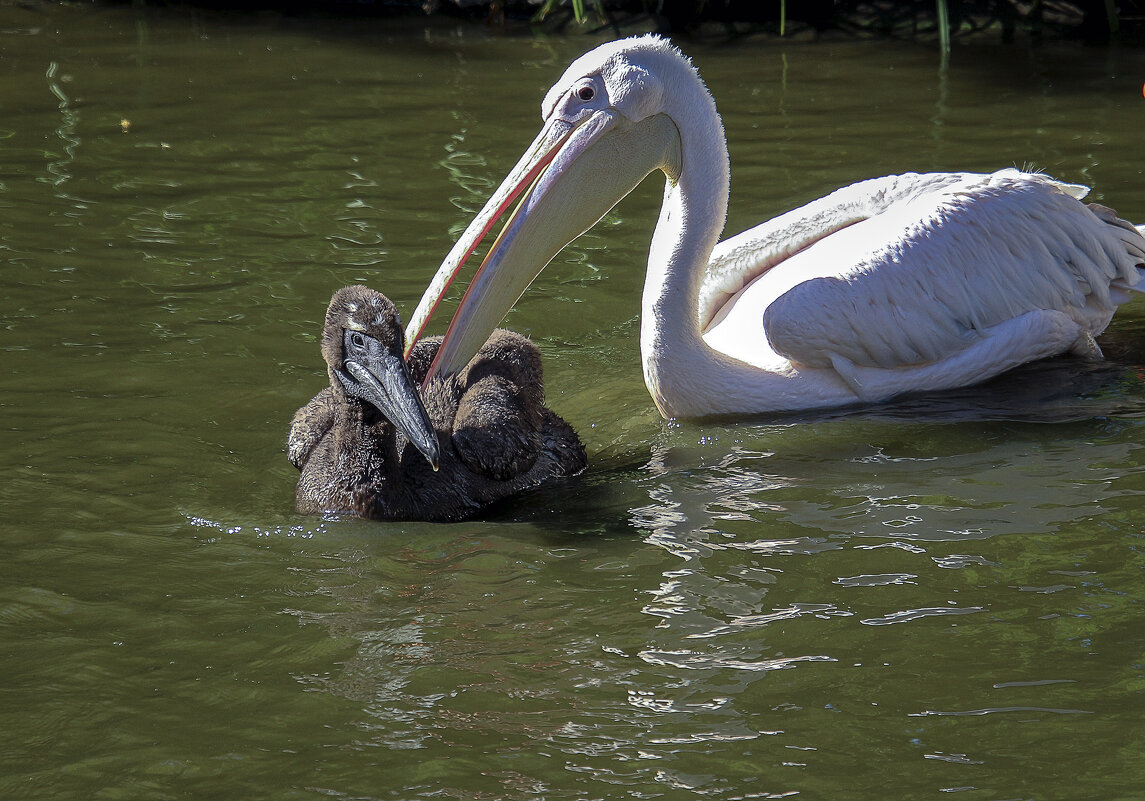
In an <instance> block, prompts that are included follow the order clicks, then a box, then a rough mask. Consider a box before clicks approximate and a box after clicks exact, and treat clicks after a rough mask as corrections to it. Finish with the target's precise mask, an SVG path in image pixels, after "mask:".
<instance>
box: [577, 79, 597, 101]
mask: <svg viewBox="0 0 1145 801" xmlns="http://www.w3.org/2000/svg"><path fill="white" fill-rule="evenodd" d="M573 94H575V95H576V96H577V99H578V100H583V101H584V102H585V103H587V102H588V101H590V100H592V99H593V98H594V97H596V90H595V89H593V88H592V84H590V83H585V84H581V85H580V86H578V87H576V88H575V89H574V90H573Z"/></svg>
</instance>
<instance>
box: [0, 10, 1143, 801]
mask: <svg viewBox="0 0 1145 801" xmlns="http://www.w3.org/2000/svg"><path fill="white" fill-rule="evenodd" d="M596 41H598V40H597V39H594V38H592V37H575V36H574V37H571V38H567V39H563V38H558V39H541V40H532V39H528V38H521V37H512V36H508V37H502V36H494V35H490V34H488V33H487V32H485V31H484V30H483V29H479V28H464V29H460V28H453V27H450V26H448V25H442V24H423V23H422V22H420V21H416V20H415V21H413V22H404V23H400V24H397V23H392V22H388V23H387V22H385V21H381V20H366V21H362V20H358V21H351V22H346V23H344V24H343V23H338V22H333V21H314V20H289V19H282V18H279V17H275V16H271V15H264V16H260V17H251V18H241V19H231V18H222V17H217V16H214V15H211V14H207V13H201V12H192V11H187V10H169V11H163V10H156V9H139V8H131V7H118V8H93V7H89V6H86V5H71V6H41V5H36V4H33V5H30V6H18V5H11V4H5V5H3V6H2V7H0V109H2V113H0V259H2V262H3V263H2V266H0V286H2V288H3V303H2V305H0V323H2V325H0V350H2V353H3V361H2V369H0V414H2V415H3V418H2V420H3V424H2V425H0V453H2V454H3V455H2V456H0V459H2V460H3V468H2V474H3V481H2V482H0V521H2V527H0V537H2V543H3V548H4V558H3V567H2V568H0V576H2V579H0V675H3V677H4V680H3V682H2V690H0V699H2V700H0V732H2V734H3V737H2V738H0V795H3V796H4V797H6V798H21V799H61V798H84V799H140V798H148V799H171V798H196V799H205V798H220V799H222V798H250V799H254V798H275V799H319V798H346V799H368V798H378V799H421V798H458V799H535V798H552V799H557V798H562V799H563V798H568V799H597V798H599V799H647V798H671V799H676V798H682V799H689V798H719V799H740V798H767V797H784V796H793V797H799V798H810V799H833V798H848V799H885V798H911V799H918V798H939V797H942V798H945V797H949V796H953V797H959V798H966V799H1027V798H1028V799H1063V800H1064V799H1069V800H1070V801H1074V800H1075V799H1081V798H1087V799H1089V798H1101V799H1127V798H1145V762H1143V761H1142V758H1141V754H1142V752H1143V751H1145V736H1143V734H1142V727H1141V720H1142V717H1143V715H1145V624H1143V620H1145V609H1143V603H1142V602H1143V600H1145V581H1143V578H1145V577H1143V568H1145V555H1143V554H1142V546H1143V545H1145V538H1143V536H1142V530H1143V521H1145V495H1143V490H1145V467H1143V463H1145V450H1143V448H1142V444H1143V443H1145V423H1143V422H1142V417H1143V414H1145V400H1143V399H1145V378H1143V377H1142V376H1143V374H1142V372H1141V370H1142V366H1143V365H1145V306H1142V305H1140V304H1141V303H1145V301H1139V302H1138V304H1139V305H1136V306H1134V307H1130V308H1128V309H1126V310H1125V311H1124V312H1123V313H1122V314H1121V315H1120V316H1119V317H1118V319H1117V320H1116V321H1115V323H1114V325H1113V327H1112V328H1111V330H1110V332H1109V333H1108V334H1107V335H1106V337H1105V338H1104V339H1103V345H1104V347H1105V349H1106V352H1107V355H1108V356H1109V357H1110V358H1109V360H1108V361H1107V362H1106V363H1105V364H1104V365H1101V366H1098V367H1086V366H1084V365H1079V364H1077V363H1074V362H1068V361H1066V362H1056V363H1051V364H1046V365H1038V366H1034V367H1030V368H1026V369H1024V370H1022V371H1019V372H1018V373H1016V374H1014V375H1011V376H1008V377H1006V378H1004V379H1002V380H1000V381H997V382H995V383H994V384H992V385H990V386H987V387H984V388H980V389H976V390H973V391H968V392H962V393H955V394H952V395H947V396H944V397H940V398H933V399H927V400H921V401H913V402H911V403H904V404H900V405H897V406H893V407H890V408H886V409H880V410H870V411H866V412H859V413H849V414H845V415H834V416H819V417H815V418H807V419H797V420H791V419H788V420H764V421H755V422H749V423H743V424H739V425H727V424H720V425H698V424H684V425H676V424H669V423H665V422H663V421H661V420H660V419H659V417H658V416H657V415H656V413H655V411H654V409H653V407H652V404H651V402H650V400H649V398H648V396H647V394H646V392H645V390H644V388H643V384H642V380H641V374H640V367H639V364H638V356H637V344H636V334H637V323H636V313H637V308H638V294H639V291H640V286H641V282H642V264H643V258H644V253H645V251H646V247H647V242H648V237H649V233H650V230H651V226H652V221H653V219H654V214H655V206H656V203H657V200H658V194H659V187H658V186H657V185H656V183H657V182H655V181H652V182H649V183H648V185H647V186H645V187H644V188H643V189H642V190H641V191H640V192H638V193H637V194H636V195H635V196H634V197H632V198H630V199H629V200H627V201H625V202H624V203H623V204H622V205H621V206H620V207H619V208H618V209H617V211H615V212H614V213H613V214H611V215H610V216H609V217H608V218H607V219H606V220H605V222H604V223H602V225H600V226H599V227H598V228H597V229H596V230H595V231H594V232H593V233H592V234H591V235H589V236H587V237H585V238H583V239H582V240H580V241H578V242H577V243H576V244H575V246H574V247H573V248H571V249H570V250H569V251H568V252H566V253H565V254H563V255H562V256H561V257H560V258H559V259H558V260H557V262H556V263H555V264H554V265H553V266H552V267H551V268H550V269H549V270H548V271H546V273H545V274H544V275H543V276H541V278H540V279H539V280H538V281H537V283H536V284H535V285H534V288H533V290H532V291H531V292H530V293H529V294H528V295H527V296H526V298H525V299H524V300H523V302H522V303H521V304H520V306H519V307H518V309H517V310H516V311H515V312H514V313H513V314H512V316H511V317H510V319H509V321H508V324H509V325H510V326H512V327H514V328H516V329H518V330H522V331H525V332H527V333H529V334H531V335H532V336H533V337H534V338H535V339H536V340H537V341H538V342H539V343H541V345H542V348H543V350H544V353H545V358H546V369H547V376H548V387H549V396H550V401H551V404H552V405H553V406H554V407H555V408H556V409H557V410H558V411H559V412H560V413H562V414H563V415H564V416H565V417H567V418H568V419H569V420H570V421H571V422H572V423H573V424H574V425H575V426H576V427H577V428H578V429H579V430H580V432H581V434H582V437H583V438H584V439H585V441H586V443H587V445H588V448H589V453H590V457H591V458H592V460H593V469H592V471H591V472H590V474H589V475H587V476H585V477H584V478H582V479H580V480H577V481H575V482H573V483H572V484H571V485H569V486H567V487H561V488H559V489H555V490H548V491H543V492H539V493H536V494H533V495H530V496H527V497H524V498H521V499H520V500H519V501H518V502H517V503H515V504H513V505H511V506H509V507H508V508H507V509H503V510H500V511H499V512H498V513H497V514H496V515H495V516H494V517H493V518H492V519H490V520H485V521H477V522H470V523H464V524H459V525H453V526H435V525H422V524H382V523H373V522H362V521H326V522H323V521H320V520H316V519H308V518H300V517H298V516H296V515H294V514H293V513H292V510H291V504H292V498H293V482H294V479H295V473H294V470H293V468H292V467H290V466H289V464H288V463H287V462H286V458H285V455H284V453H283V445H284V438H285V428H286V424H287V421H288V420H289V418H290V415H291V413H292V412H293V411H294V409H295V408H297V407H298V406H299V405H300V404H301V403H303V402H304V401H305V400H306V399H308V398H309V397H310V395H311V394H312V393H313V392H314V391H316V389H317V388H318V387H319V386H321V384H322V382H323V380H324V377H323V372H322V369H321V360H320V357H319V354H318V347H317V339H316V336H317V332H318V331H317V327H318V323H319V321H320V320H321V317H322V313H323V311H324V308H325V304H326V302H327V300H328V299H329V296H330V294H331V292H332V291H333V290H334V289H335V288H337V287H338V286H341V285H343V284H346V283H352V282H356V281H364V282H368V283H370V284H371V285H373V286H375V287H377V288H379V289H382V290H383V291H385V292H386V293H387V294H388V295H390V296H391V297H392V298H394V299H395V300H396V301H397V302H398V303H399V305H400V306H401V307H402V308H403V309H404V310H405V311H406V313H407V314H408V312H409V311H410V310H412V307H413V304H414V303H415V302H416V300H417V298H418V297H419V296H420V294H421V291H422V288H423V287H424V285H425V283H426V282H427V280H428V278H429V276H430V275H431V274H432V272H433V270H434V269H435V268H436V266H437V264H438V262H439V260H440V259H441V257H442V255H443V254H444V253H445V252H446V251H447V250H448V247H449V245H450V243H451V238H452V236H453V235H455V234H456V233H457V232H458V231H459V229H460V227H461V226H463V225H464V223H465V222H466V221H467V219H468V216H469V215H470V214H471V213H472V212H473V211H474V210H475V209H476V208H477V207H479V205H480V203H481V202H482V201H483V199H484V196H485V194H486V193H487V192H488V191H489V190H490V189H491V188H492V186H493V185H495V183H496V182H498V181H499V180H500V178H501V177H502V176H503V174H504V173H505V172H506V170H507V169H508V168H509V167H510V166H511V165H512V163H513V162H514V161H515V159H516V157H517V155H518V154H519V152H520V150H521V149H522V148H523V146H524V145H525V144H526V143H528V142H529V141H530V140H531V138H532V136H533V134H534V132H535V130H536V128H537V125H538V105H539V102H540V99H541V97H542V95H543V92H544V90H545V89H546V88H547V87H548V85H549V84H550V83H551V82H552V81H553V80H554V79H555V78H556V77H557V76H558V75H559V74H560V72H561V71H562V70H563V68H564V66H565V64H566V63H567V62H568V61H569V60H570V59H571V58H572V57H574V56H575V55H577V54H579V53H580V52H581V51H583V50H585V49H587V48H588V47H590V46H591V45H592V44H594V43H595V42H596ZM686 47H687V49H688V50H689V52H690V53H691V54H692V55H693V57H694V58H695V60H696V62H697V64H698V66H699V67H700V69H701V71H702V72H703V74H704V75H705V77H706V78H707V80H708V82H709V84H710V85H711V87H712V90H713V92H714V94H715V96H716V98H717V102H718V103H719V105H720V108H721V111H722V112H723V114H724V118H725V122H726V124H727V128H728V133H729V138H730V140H731V155H732V165H733V187H732V208H731V214H730V217H731V219H730V221H729V226H728V227H729V231H738V230H740V229H742V228H744V227H747V226H748V225H750V224H753V223H754V222H756V221H757V220H759V219H762V218H763V217H765V216H769V215H771V214H774V213H777V212H779V211H781V210H783V209H786V208H789V207H791V206H793V205H795V204H797V203H799V202H802V201H805V200H807V199H810V198H812V197H815V196H817V195H819V194H822V193H823V192H825V191H827V190H829V189H830V188H833V187H835V186H838V185H840V184H843V183H847V182H850V181H852V180H856V179H860V178H865V177H869V176H872V175H878V174H883V173H887V172H894V171H907V170H927V169H983V170H987V169H994V168H996V167H1000V166H1008V165H1012V164H1018V165H1023V164H1033V165H1036V166H1039V167H1041V168H1044V169H1046V170H1047V171H1049V172H1052V173H1054V174H1056V175H1058V176H1059V177H1061V178H1064V179H1067V180H1074V181H1084V182H1088V183H1090V184H1092V185H1093V186H1094V187H1095V193H1094V197H1095V198H1096V199H1098V200H1101V201H1102V202H1105V203H1108V204H1110V205H1113V206H1115V207H1117V208H1118V209H1119V210H1120V211H1121V212H1122V213H1123V214H1124V215H1125V216H1128V217H1130V218H1133V219H1136V220H1138V221H1141V220H1145V175H1143V172H1142V169H1143V166H1142V165H1143V163H1145V162H1143V160H1142V152H1145V151H1143V150H1142V141H1143V140H1142V133H1141V132H1142V130H1143V128H1145V101H1143V100H1142V97H1141V84H1142V82H1143V81H1145V53H1143V52H1141V51H1132V50H1123V51H1118V50H1093V49H1083V48H1081V47H1075V46H1073V45H1068V44H1065V45H1051V46H1046V47H1043V48H1041V49H1039V50H1028V49H1026V48H1025V47H1023V46H1017V47H1014V48H1009V49H1005V50H1003V49H1001V48H999V47H995V46H994V45H982V46H973V47H963V48H960V49H959V50H958V51H957V52H956V53H955V56H954V58H953V59H952V63H951V67H950V69H949V70H948V71H947V72H945V73H943V72H942V71H940V70H939V68H938V64H937V59H936V57H935V56H934V55H933V53H931V52H929V51H928V50H926V49H925V48H921V47H916V46H913V45H907V44H903V45H895V44H887V43H879V44H869V43H861V42H854V43H820V44H814V45H809V44H797V43H786V44H785V43H777V42H774V41H753V40H746V41H741V42H738V43H734V44H725V45H720V46H717V45H715V44H713V43H693V44H686ZM124 129H126V131H125V130H124ZM443 324H444V318H443V319H442V320H439V321H438V322H437V325H438V326H439V327H440V326H442V325H443Z"/></svg>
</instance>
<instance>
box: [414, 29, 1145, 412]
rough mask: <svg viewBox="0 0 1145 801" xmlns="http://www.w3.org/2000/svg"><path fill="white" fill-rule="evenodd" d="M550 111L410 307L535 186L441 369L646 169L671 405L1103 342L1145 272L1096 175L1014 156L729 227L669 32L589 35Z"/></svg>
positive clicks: (422, 310) (968, 376) (747, 400)
mask: <svg viewBox="0 0 1145 801" xmlns="http://www.w3.org/2000/svg"><path fill="white" fill-rule="evenodd" d="M541 111H542V117H543V119H544V126H543V128H542V129H541V132H540V134H538V136H537V138H536V139H535V140H534V141H533V144H532V145H531V146H530V147H529V149H528V151H527V152H526V153H525V155H524V156H523V157H522V158H521V160H520V161H519V162H518V163H517V165H516V167H514V168H513V171H512V172H511V173H510V174H509V176H508V177H507V178H506V179H505V181H504V183H502V184H501V186H500V187H498V189H497V190H496V191H495V192H494V194H493V196H492V197H491V198H490V199H489V201H488V203H486V205H485V207H484V208H483V209H482V210H481V211H480V212H479V213H478V214H477V216H476V217H475V218H474V220H473V222H472V223H471V224H470V225H469V227H468V228H467V229H466V231H465V232H464V233H463V234H462V236H461V238H460V239H459V240H458V242H457V244H456V245H455V246H454V248H453V250H452V251H451V252H450V253H449V255H448V256H447V257H446V259H445V262H444V263H443V264H442V266H441V268H440V269H439V270H438V272H437V275H436V276H435V277H434V279H433V282H432V283H431V284H430V286H429V288H428V289H427V290H426V292H425V295H424V296H423V297H422V299H421V302H420V304H419V305H418V307H417V309H416V310H415V311H414V314H413V316H412V319H411V321H410V324H409V326H408V328H407V340H408V341H409V342H413V341H415V340H416V339H417V337H418V335H420V333H421V331H422V329H423V328H424V326H425V324H426V322H427V320H428V318H429V315H430V314H431V313H432V311H433V309H434V307H435V306H436V305H437V303H438V301H439V300H440V298H441V296H442V295H443V294H444V292H445V290H446V288H447V287H448V285H449V282H450V281H451V280H452V279H453V276H454V275H456V273H457V272H458V270H459V269H460V267H461V265H462V264H463V263H464V261H465V259H466V258H467V257H468V256H469V254H470V253H472V251H473V250H474V248H476V247H477V244H478V243H479V242H480V240H481V239H482V238H483V237H484V236H485V234H486V233H487V232H488V230H489V228H490V227H491V226H492V225H493V223H494V222H495V221H496V220H497V218H498V217H500V216H501V215H502V213H503V212H504V211H505V210H506V208H507V207H508V206H509V204H511V203H512V202H513V201H514V200H515V199H516V198H517V197H518V196H519V195H522V194H523V199H522V200H521V202H520V203H519V205H518V206H517V208H516V210H515V211H514V212H513V214H512V215H511V216H510V218H509V220H508V221H507V223H506V224H505V227H504V229H503V230H502V232H501V234H500V236H499V237H498V238H497V240H496V242H495V243H494V244H493V246H492V248H491V249H490V251H489V253H488V255H487V256H486V258H485V261H484V262H483V263H482V265H481V267H480V269H479V270H478V271H477V274H476V275H475V276H474V279H473V282H472V283H471V284H470V286H469V288H468V290H467V291H466V293H465V296H464V298H463V299H462V301H461V304H460V306H459V307H458V310H457V312H456V314H455V316H454V318H453V320H452V322H451V323H450V326H449V330H448V332H447V334H446V337H445V342H444V344H443V345H442V347H441V350H440V351H439V352H438V355H437V359H436V361H435V362H434V364H433V366H432V367H431V371H430V375H434V374H436V373H439V372H445V373H450V372H454V371H456V370H459V369H461V368H462V367H464V365H465V364H466V363H467V362H468V361H469V359H470V358H471V357H472V356H473V354H474V353H475V352H476V351H477V349H478V348H479V347H480V346H481V344H482V343H483V342H484V341H485V340H486V338H487V337H488V336H489V333H490V332H491V331H492V330H493V329H494V328H495V327H496V325H497V324H498V323H499V322H500V320H501V319H502V318H503V316H504V315H505V313H506V312H507V311H508V310H509V309H510V308H511V307H512V305H513V304H514V303H516V301H517V300H518V299H519V298H520V296H521V294H522V293H523V292H524V291H525V289H526V288H527V287H528V285H529V283H530V282H531V281H532V280H533V279H534V278H535V277H536V276H537V275H538V274H539V273H540V271H541V270H543V269H544V267H545V265H547V264H548V263H549V261H550V260H551V259H552V258H553V256H555V255H556V253H557V252H559V251H560V249H561V248H563V247H564V246H565V245H566V244H568V243H569V242H570V241H572V240H573V239H575V238H576V237H578V236H580V235H581V234H582V233H584V232H585V231H586V230H588V229H589V228H590V227H591V226H592V225H594V224H595V223H596V222H597V221H598V220H599V219H600V218H601V217H603V216H604V214H605V213H606V212H607V211H608V210H609V209H610V208H612V206H613V205H614V204H615V203H616V202H618V201H619V200H620V199H621V198H622V197H624V196H625V195H626V194H628V193H629V192H630V191H632V189H633V188H634V187H635V186H636V185H637V184H639V183H640V181H642V180H643V179H644V178H645V177H646V176H647V175H649V174H650V173H652V172H653V171H655V170H661V171H663V172H664V174H665V176H666V178H667V180H666V182H665V186H664V201H663V206H662V208H661V210H660V219H659V221H658V222H657V224H656V230H655V233H654V234H653V236H652V245H651V249H650V252H649V255H648V271H647V276H646V278H645V283H644V298H643V303H642V308H641V324H640V350H641V355H642V359H643V362H644V380H645V383H646V384H647V385H648V390H649V392H650V393H651V394H652V398H653V399H654V400H655V402H656V406H657V407H658V408H659V410H660V412H661V414H663V415H664V416H665V417H700V416H707V415H727V414H740V415H743V414H752V413H760V412H770V411H781V410H798V409H814V408H827V407H832V406H844V405H848V404H856V403H870V402H877V401H883V400H887V399H889V398H892V397H894V396H896V395H899V394H902V393H907V392H924V391H935V390H943V389H951V388H955V387H961V386H967V385H970V384H974V383H977V382H980V381H984V380H986V379H988V378H991V377H992V376H995V375H998V374H999V373H1001V372H1003V371H1005V370H1009V369H1011V368H1013V367H1016V366H1017V365H1020V364H1023V363H1025V362H1029V361H1033V360H1035V359H1041V358H1045V357H1048V356H1054V355H1056V354H1060V353H1065V352H1067V351H1072V352H1074V353H1078V354H1082V355H1088V356H1091V357H1098V356H1099V355H1100V350H1099V349H1098V347H1097V344H1096V342H1095V341H1094V337H1095V336H1096V335H1098V334H1100V333H1101V332H1102V331H1103V330H1104V329H1105V327H1106V326H1107V325H1108V324H1109V321H1110V319H1111V318H1112V316H1113V312H1114V310H1115V309H1116V308H1117V306H1118V304H1120V303H1123V302H1125V301H1126V300H1127V299H1128V298H1129V296H1130V292H1129V290H1130V289H1133V288H1135V287H1136V286H1137V284H1138V282H1139V281H1141V278H1142V275H1143V274H1145V238H1143V237H1142V231H1141V230H1138V229H1136V228H1134V226H1133V225H1131V224H1130V223H1127V222H1125V221H1123V220H1120V219H1118V218H1117V216H1116V215H1115V214H1114V213H1113V212H1112V211H1110V210H1109V209H1105V208H1103V207H1100V206H1086V205H1085V204H1083V203H1081V202H1079V199H1080V198H1081V197H1083V196H1084V195H1085V193H1086V192H1087V191H1088V190H1087V188H1086V187H1084V186H1077V185H1071V184H1064V183H1060V182H1058V181H1054V180H1052V179H1051V178H1049V177H1047V176H1044V175H1040V174H1036V173H1026V172H1019V171H1017V170H1003V171H1001V172H996V173H994V174H992V175H976V174H969V173H936V174H929V175H914V174H910V175H898V176H889V177H885V178H876V179H873V180H869V181H864V182H862V183H858V184H854V185H852V186H848V187H845V188H843V189H839V190H838V191H836V192H834V193H832V194H830V195H828V196H827V197H824V198H821V199H819V200H816V201H814V202H812V203H809V204H807V205H806V206H803V207H802V208H799V209H796V210H794V211H791V212H788V213H787V214H784V215H782V216H780V217H777V218H775V219H773V220H769V221H768V222H765V223H763V224H761V225H759V226H757V227H755V228H752V229H750V230H747V231H744V232H743V233H741V234H739V235H737V236H734V237H731V238H730V239H727V240H724V241H723V242H720V243H718V244H717V239H718V238H719V234H720V231H721V229H722V228H723V224H724V217H725V214H726V211H727V202H728V185H729V169H728V151H727V145H726V142H725V140H724V130H723V124H722V122H721V121H720V117H719V114H718V113H717V112H716V107H715V102H714V101H713V100H712V97H711V94H710V93H709V92H708V90H707V87H706V86H705V85H704V83H703V81H701V79H700V77H699V75H698V73H697V72H696V70H695V68H694V67H693V66H692V64H691V62H690V61H689V60H688V58H687V57H686V56H684V55H683V54H682V53H681V52H680V51H679V50H678V49H677V48H675V47H674V46H672V45H671V44H670V43H669V42H668V41H666V40H664V39H661V38H659V37H657V36H641V37H635V38H630V39H624V40H621V41H617V42H611V43H608V44H605V45H601V46H600V47H597V48H596V49H594V50H592V51H590V52H589V53H586V54H585V55H583V56H581V57H580V58H578V59H577V60H576V61H574V62H573V63H572V65H571V66H570V67H569V68H568V69H567V70H566V71H565V74H564V75H563V76H562V77H561V79H560V80H559V81H558V82H557V83H556V84H555V85H554V86H553V87H552V89H550V90H549V92H548V94H547V95H546V96H545V100H544V103H543V104H542V106H541ZM1142 230H1145V226H1143V227H1142ZM1143 287H1145V284H1143Z"/></svg>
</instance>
